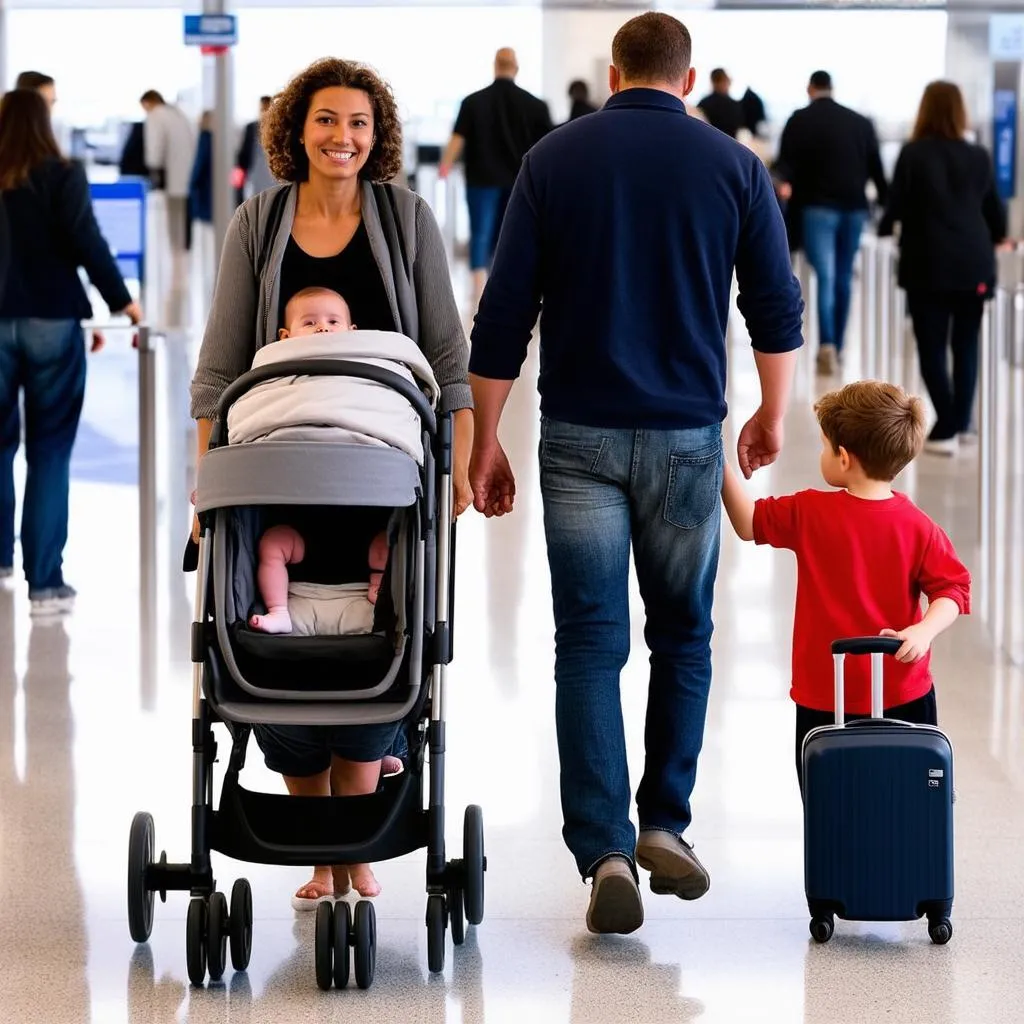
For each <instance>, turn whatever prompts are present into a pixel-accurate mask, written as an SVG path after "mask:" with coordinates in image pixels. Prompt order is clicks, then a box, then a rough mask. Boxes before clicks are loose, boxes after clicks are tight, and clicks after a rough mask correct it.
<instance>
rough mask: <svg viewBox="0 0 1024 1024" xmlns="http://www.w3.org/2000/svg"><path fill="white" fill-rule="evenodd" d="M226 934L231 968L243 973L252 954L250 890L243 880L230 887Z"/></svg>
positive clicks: (238, 880) (246, 882) (236, 880)
mask: <svg viewBox="0 0 1024 1024" xmlns="http://www.w3.org/2000/svg"><path fill="white" fill-rule="evenodd" d="M228 932H229V934H230V937H231V966H232V967H234V969H235V970H236V971H244V970H245V969H246V968H247V967H248V966H249V957H250V955H251V954H252V889H250V888H249V883H248V881H246V879H244V878H236V879H235V884H234V885H233V886H232V887H231V913H230V914H229V915H228Z"/></svg>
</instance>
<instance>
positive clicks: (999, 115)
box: [992, 89, 1017, 199]
mask: <svg viewBox="0 0 1024 1024" xmlns="http://www.w3.org/2000/svg"><path fill="white" fill-rule="evenodd" d="M992 111H993V114H992V122H993V123H992V128H993V130H992V150H993V154H992V155H993V162H994V163H995V174H996V190H997V191H998V192H999V195H1000V198H1002V199H1012V198H1013V197H1014V195H1015V194H1016V184H1017V181H1016V179H1017V93H1016V92H1015V91H1014V90H1013V89H996V91H995V92H994V93H993V95H992Z"/></svg>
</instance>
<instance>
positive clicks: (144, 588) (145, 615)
mask: <svg viewBox="0 0 1024 1024" xmlns="http://www.w3.org/2000/svg"><path fill="white" fill-rule="evenodd" d="M138 338H139V349H138V351H139V378H138V390H139V393H138V402H139V634H140V635H139V644H140V658H141V661H142V678H143V680H144V681H145V680H147V679H149V678H150V676H151V675H152V668H153V666H154V665H155V657H153V655H154V654H155V651H156V647H155V645H156V636H157V630H156V605H157V552H156V548H157V543H156V541H157V538H156V530H157V465H156V463H157V455H156V348H155V341H156V338H155V336H154V334H153V331H152V329H151V328H149V327H140V328H139V333H138ZM152 682H154V683H155V680H152ZM148 690H149V688H148V687H144V700H143V703H144V704H147V703H148V701H147V700H146V698H145V693H146V692H148Z"/></svg>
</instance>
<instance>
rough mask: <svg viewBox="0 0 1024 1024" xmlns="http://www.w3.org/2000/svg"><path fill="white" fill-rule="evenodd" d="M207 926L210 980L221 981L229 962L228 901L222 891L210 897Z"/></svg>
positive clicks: (207, 955)
mask: <svg viewBox="0 0 1024 1024" xmlns="http://www.w3.org/2000/svg"><path fill="white" fill-rule="evenodd" d="M206 927H207V931H206V967H207V970H208V971H209V973H210V981H220V979H221V978H223V977H224V969H225V968H226V967H227V963H228V901H227V899H226V898H225V896H224V893H222V892H215V893H214V894H213V895H212V896H211V897H210V907H209V909H208V910H207V925H206Z"/></svg>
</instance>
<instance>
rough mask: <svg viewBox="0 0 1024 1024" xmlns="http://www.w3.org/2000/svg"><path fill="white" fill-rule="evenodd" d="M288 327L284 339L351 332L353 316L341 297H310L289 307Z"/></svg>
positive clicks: (283, 332)
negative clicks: (335, 332)
mask: <svg viewBox="0 0 1024 1024" xmlns="http://www.w3.org/2000/svg"><path fill="white" fill-rule="evenodd" d="M287 312H288V320H287V326H286V327H285V329H284V331H282V332H281V333H282V337H287V338H301V337H303V336H304V335H307V334H331V333H333V332H334V331H351V330H352V329H353V327H352V316H351V314H350V313H349V311H348V304H347V303H346V302H345V300H344V299H343V298H342V297H341V296H340V295H326V294H324V295H310V296H308V297H306V298H303V299H296V300H295V301H294V302H292V303H289V306H288V311H287Z"/></svg>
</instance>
